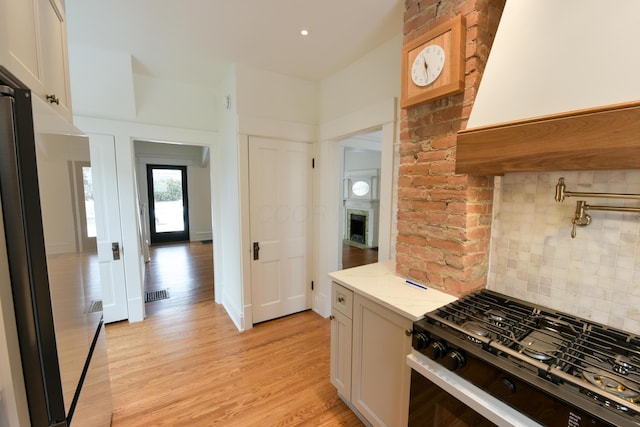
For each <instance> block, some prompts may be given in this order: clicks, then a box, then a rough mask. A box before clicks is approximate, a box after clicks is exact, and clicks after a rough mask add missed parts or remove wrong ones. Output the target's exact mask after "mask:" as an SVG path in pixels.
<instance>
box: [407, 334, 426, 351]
mask: <svg viewBox="0 0 640 427" xmlns="http://www.w3.org/2000/svg"><path fill="white" fill-rule="evenodd" d="M427 344H429V336H428V335H427V334H425V333H422V332H418V333H414V334H413V336H412V337H411V347H413V348H415V349H416V350H422V349H423V348H425V347H426V346H427Z"/></svg>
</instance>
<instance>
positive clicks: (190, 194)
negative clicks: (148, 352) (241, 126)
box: [134, 141, 214, 316]
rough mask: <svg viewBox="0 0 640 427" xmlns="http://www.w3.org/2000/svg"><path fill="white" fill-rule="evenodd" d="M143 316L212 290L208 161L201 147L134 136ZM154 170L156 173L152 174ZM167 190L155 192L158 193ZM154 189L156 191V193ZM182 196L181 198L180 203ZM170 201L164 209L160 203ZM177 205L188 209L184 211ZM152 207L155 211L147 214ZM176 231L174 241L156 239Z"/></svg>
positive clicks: (191, 300)
mask: <svg viewBox="0 0 640 427" xmlns="http://www.w3.org/2000/svg"><path fill="white" fill-rule="evenodd" d="M134 151H135V157H136V171H137V173H136V177H137V180H136V181H137V182H136V184H137V185H136V190H137V195H138V203H139V212H140V224H141V229H142V230H141V234H142V238H143V240H144V251H145V261H146V262H145V267H144V288H143V289H144V299H145V312H146V314H147V315H152V316H153V315H155V314H159V313H160V312H162V311H164V309H165V308H167V307H169V306H174V305H175V304H187V305H188V304H192V303H195V302H196V301H201V300H202V298H207V299H211V298H213V297H214V294H213V244H212V242H213V236H212V214H211V163H210V158H209V149H208V148H207V147H204V146H195V145H185V144H177V143H162V142H150V141H134ZM154 172H155V175H156V176H155V177H154ZM163 191H164V192H165V193H169V194H163V195H160V194H157V193H162V192H163ZM154 193H156V194H154ZM180 200H182V202H180ZM163 203H166V204H168V206H167V209H163V206H162V204H163ZM181 205H183V206H185V207H186V209H185V210H184V211H182V210H181V209H182V208H181ZM151 211H153V212H154V214H155V215H154V216H152V215H151V213H152V212H151ZM154 233H155V234H156V235H163V234H164V236H161V237H165V236H170V235H171V234H173V235H174V236H175V235H176V234H178V233H182V236H179V237H176V240H169V239H166V238H165V239H162V238H160V239H157V238H154V236H153V234H154Z"/></svg>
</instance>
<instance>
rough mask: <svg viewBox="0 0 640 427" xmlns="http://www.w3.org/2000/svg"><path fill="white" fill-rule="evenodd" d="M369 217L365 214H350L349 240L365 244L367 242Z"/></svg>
mask: <svg viewBox="0 0 640 427" xmlns="http://www.w3.org/2000/svg"><path fill="white" fill-rule="evenodd" d="M366 229H367V217H366V216H364V215H358V214H351V215H350V216H349V230H350V231H351V233H350V234H351V235H350V236H349V240H351V241H352V242H356V243H362V244H364V243H365V242H366V240H365V239H366V235H365V233H366Z"/></svg>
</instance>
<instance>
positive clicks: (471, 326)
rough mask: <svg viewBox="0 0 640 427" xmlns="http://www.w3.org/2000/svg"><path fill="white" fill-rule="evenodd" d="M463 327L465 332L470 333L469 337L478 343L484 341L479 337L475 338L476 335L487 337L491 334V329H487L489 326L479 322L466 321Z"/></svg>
mask: <svg viewBox="0 0 640 427" xmlns="http://www.w3.org/2000/svg"><path fill="white" fill-rule="evenodd" d="M462 329H463V330H464V331H465V332H468V333H469V334H467V338H468V339H469V340H471V341H473V342H475V343H476V344H482V341H480V340H479V339H478V338H475V336H479V337H486V336H488V335H489V331H488V330H487V328H485V327H484V326H483V325H482V324H480V323H478V322H465V323H464V324H463V325H462Z"/></svg>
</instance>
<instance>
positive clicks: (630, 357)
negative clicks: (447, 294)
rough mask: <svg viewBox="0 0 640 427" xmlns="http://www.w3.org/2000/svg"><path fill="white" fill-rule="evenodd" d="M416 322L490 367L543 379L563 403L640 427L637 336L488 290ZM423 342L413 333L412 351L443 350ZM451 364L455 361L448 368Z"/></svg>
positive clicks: (639, 348) (638, 343) (639, 371)
mask: <svg viewBox="0 0 640 427" xmlns="http://www.w3.org/2000/svg"><path fill="white" fill-rule="evenodd" d="M420 324H422V325H427V328H426V330H429V331H432V332H433V331H435V332H436V333H437V332H438V331H442V332H443V333H445V335H443V336H454V337H455V338H456V339H458V340H464V341H466V342H467V348H469V346H468V344H469V343H471V344H473V346H472V348H475V349H477V351H474V353H475V355H476V356H478V357H481V358H483V359H484V360H486V361H488V362H489V363H492V359H495V360H500V363H499V364H500V366H503V367H504V366H507V370H508V371H510V372H513V373H517V372H518V371H528V372H529V373H533V374H535V375H536V376H537V377H540V378H544V379H545V380H547V381H549V382H550V383H551V384H553V387H549V390H550V391H549V393H551V394H552V393H555V391H554V390H562V393H561V394H562V395H563V399H565V396H566V391H565V390H568V393H569V394H571V393H574V394H578V395H580V396H581V398H584V396H587V397H588V400H590V401H592V402H593V401H595V402H597V403H598V404H599V405H600V406H601V407H603V408H606V409H607V410H611V411H615V412H616V413H617V414H622V415H623V416H624V417H625V419H626V418H629V419H632V420H633V422H634V425H635V423H640V405H639V403H640V337H638V336H636V335H633V334H629V333H626V332H623V331H620V330H617V329H614V328H610V327H607V326H604V325H600V324H597V323H594V322H591V321H588V320H585V319H581V318H578V317H575V316H571V315H568V314H564V313H560V312H557V311H553V310H550V309H547V308H543V307H539V306H536V305H533V304H530V303H527V302H524V301H521V300H518V299H515V298H511V297H508V296H505V295H501V294H498V293H495V292H492V291H488V290H483V291H481V292H478V293H475V294H472V295H469V296H466V297H463V298H461V299H459V300H457V301H455V302H453V303H451V304H448V305H446V306H443V307H441V308H440V309H438V310H435V311H433V312H430V313H427V314H426V315H425V318H424V319H422V320H420V321H418V322H416V323H415V325H420ZM418 329H420V327H419V326H418ZM414 332H415V326H414ZM427 335H428V334H427ZM422 336H425V334H422ZM421 339H422V338H420V336H419V335H418V336H414V348H416V347H423V348H425V349H426V352H427V353H429V352H438V351H441V350H443V349H444V348H438V345H439V344H438V345H436V344H433V343H432V344H431V346H432V347H434V348H430V347H429V345H427V344H428V343H426V342H424V343H420V342H419V341H420V340H421ZM416 341H418V342H416ZM435 341H438V340H435ZM435 341H434V342H435ZM429 356H430V357H432V356H439V355H436V354H429ZM432 358H434V359H437V358H438V357H432ZM455 362H456V360H455V358H453V359H452V360H451V362H450V363H453V364H455ZM493 364H494V365H495V364H496V363H495V362H493ZM449 367H450V368H451V367H454V368H455V366H449ZM454 370H455V369H454ZM565 400H566V399H565ZM616 416H617V415H616Z"/></svg>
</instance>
